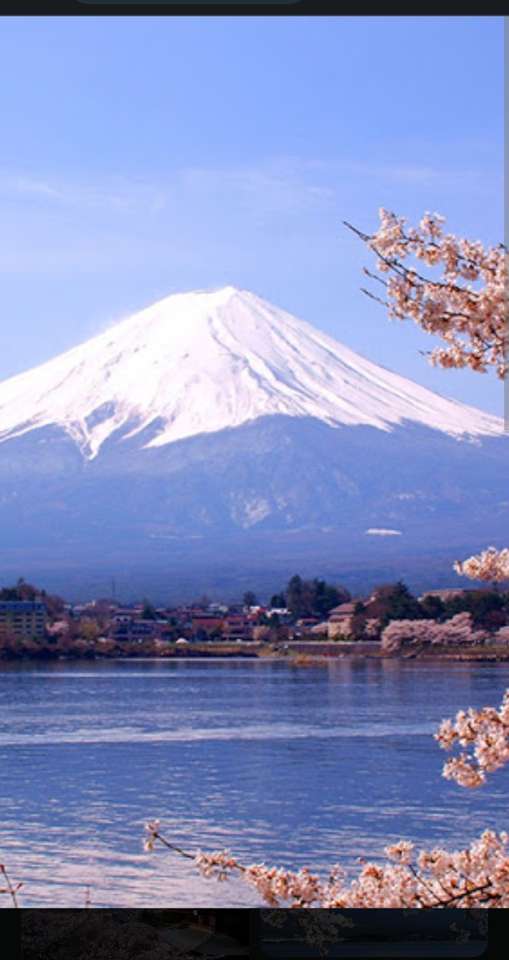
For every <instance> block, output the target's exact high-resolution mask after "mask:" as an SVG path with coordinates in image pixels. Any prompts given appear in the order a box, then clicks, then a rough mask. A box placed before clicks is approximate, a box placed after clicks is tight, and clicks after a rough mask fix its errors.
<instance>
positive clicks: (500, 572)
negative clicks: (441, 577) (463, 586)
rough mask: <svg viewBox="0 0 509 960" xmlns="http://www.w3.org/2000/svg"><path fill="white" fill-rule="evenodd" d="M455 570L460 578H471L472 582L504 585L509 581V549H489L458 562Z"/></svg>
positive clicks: (455, 564)
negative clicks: (479, 581)
mask: <svg viewBox="0 0 509 960" xmlns="http://www.w3.org/2000/svg"><path fill="white" fill-rule="evenodd" d="M454 569H455V571H456V573H459V574H460V576H462V577H469V578H470V579H471V580H484V581H491V582H492V583H502V582H503V581H504V580H509V549H507V547H506V548H505V549H504V550H497V549H496V547H488V549H487V550H483V551H482V553H478V554H476V555H475V556H473V557H468V559H467V560H456V562H455V563H454Z"/></svg>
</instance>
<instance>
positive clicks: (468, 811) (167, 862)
mask: <svg viewBox="0 0 509 960" xmlns="http://www.w3.org/2000/svg"><path fill="white" fill-rule="evenodd" d="M507 686H509V666H507V665H505V664H489V663H485V664H482V663H477V664H465V663H454V664H447V665H444V664H422V663H421V664H419V663H415V662H412V663H399V662H397V661H387V662H385V663H384V662H375V661H355V662H354V661H349V662H341V663H339V662H335V663H331V664H328V665H327V666H326V667H316V668H314V667H306V668H296V667H291V666H289V665H287V664H285V663H283V662H267V661H263V662H262V661H260V662H259V661H231V660H224V661H212V662H211V661H196V660H193V661H180V662H177V663H168V662H163V661H146V662H140V661H138V662H136V663H129V662H125V661H121V662H120V661H119V662H118V663H112V662H111V661H105V662H104V663H90V664H86V665H83V664H72V663H62V662H61V663H53V664H42V665H34V664H33V663H31V664H22V665H11V664H9V665H5V664H4V665H2V667H1V668H0V707H1V709H0V777H1V789H0V814H1V815H0V824H1V826H0V851H1V855H2V859H3V860H4V862H6V864H7V865H8V866H9V869H10V872H11V873H12V875H13V877H14V878H15V879H22V880H23V881H24V884H25V887H24V891H23V894H24V895H23V901H22V902H23V904H24V905H26V906H34V905H37V906H52V905H55V904H56V903H58V904H61V905H72V906H78V907H79V906H82V905H83V904H84V898H85V890H86V887H87V886H90V888H91V897H92V903H93V905H95V906H112V905H115V906H127V905H131V906H132V905H137V906H147V905H150V904H153V903H154V902H156V903H157V904H158V905H162V906H175V907H176V906H187V905H191V904H192V905H196V904H197V903H201V904H203V905H210V906H220V905H221V906H241V905H252V904H255V903H256V902H257V900H256V897H255V895H254V894H252V893H251V892H250V891H249V890H247V889H245V888H243V887H242V886H239V885H237V884H234V883H228V884H218V883H217V882H216V881H211V880H209V881H207V880H204V879H202V878H200V877H197V876H196V874H195V872H194V869H193V867H192V866H189V865H188V863H187V862H186V861H185V860H180V859H176V858H173V857H172V855H170V854H166V853H164V852H162V851H161V852H158V853H154V854H152V855H150V856H149V855H147V854H145V853H143V850H142V840H143V836H142V835H143V824H144V822H145V821H146V820H147V819H149V818H153V817H158V818H159V819H160V820H161V822H162V824H163V826H164V832H165V834H166V835H167V836H168V837H169V838H170V839H173V840H175V841H178V843H179V844H180V845H182V846H184V847H187V848H188V849H189V850H193V851H194V850H196V849H198V848H200V847H201V848H202V849H205V850H207V849H218V848H222V847H228V848H229V849H231V850H232V851H233V852H234V853H235V855H236V856H238V857H239V858H240V859H243V860H244V861H250V862H252V861H253V860H256V861H258V862H260V861H261V860H265V861H266V862H268V863H270V862H278V863H281V864H284V865H287V866H294V867H299V866H302V865H304V864H311V865H313V866H314V867H316V868H320V869H322V870H324V871H326V870H327V869H328V868H330V866H331V865H332V864H333V863H335V862H337V861H338V860H340V859H341V860H342V861H346V862H347V863H349V862H352V863H353V862H354V858H355V857H357V856H376V855H379V854H380V853H381V851H382V848H383V846H384V845H385V843H386V842H390V841H393V840H396V839H397V838H398V837H400V836H405V837H408V838H409V839H413V840H417V841H418V842H422V843H428V842H432V841H435V840H436V841H438V842H440V843H443V844H446V845H450V846H452V845H461V846H464V845H465V843H466V842H467V841H468V840H469V839H471V838H473V837H474V836H475V835H476V834H477V833H478V832H480V831H481V830H482V829H483V828H484V827H485V826H490V827H492V828H493V829H502V828H507V819H506V817H505V810H506V805H507V790H508V786H509V771H507V770H502V771H500V772H499V773H497V774H495V775H494V776H493V778H492V782H491V783H490V784H488V785H487V786H486V787H485V788H484V789H483V790H482V791H480V792H473V791H467V790H462V789H461V788H459V787H457V786H456V785H455V784H452V783H450V782H448V781H445V780H444V779H443V778H441V769H442V765H443V762H444V760H445V757H446V754H445V753H444V752H443V751H442V750H440V749H439V747H438V745H437V744H436V742H435V741H434V740H433V736H432V734H433V732H434V730H435V729H436V727H437V725H438V723H439V722H440V720H441V719H442V718H443V717H445V716H450V715H452V714H453V713H454V712H455V711H456V710H458V709H460V708H461V707H465V706H474V707H479V706H482V705H484V704H485V703H491V704H494V705H498V704H499V702H500V699H501V697H502V694H503V691H504V689H505V688H506V687H507ZM4 905H7V904H6V903H5V904H4Z"/></svg>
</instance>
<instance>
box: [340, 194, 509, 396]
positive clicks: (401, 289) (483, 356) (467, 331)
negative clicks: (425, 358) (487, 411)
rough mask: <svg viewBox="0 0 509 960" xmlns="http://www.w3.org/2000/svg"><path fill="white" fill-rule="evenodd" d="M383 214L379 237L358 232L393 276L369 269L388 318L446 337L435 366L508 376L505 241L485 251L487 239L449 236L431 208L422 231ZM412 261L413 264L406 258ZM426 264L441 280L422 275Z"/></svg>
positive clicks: (383, 269)
mask: <svg viewBox="0 0 509 960" xmlns="http://www.w3.org/2000/svg"><path fill="white" fill-rule="evenodd" d="M379 217H380V227H379V229H378V230H377V231H376V232H375V233H374V234H372V235H368V234H364V233H362V232H361V231H360V230H357V229H356V228H352V229H354V232H355V233H357V234H358V236H360V237H361V239H363V240H364V241H365V242H366V243H367V245H368V246H369V247H370V249H371V250H372V251H373V252H374V253H375V254H376V255H377V257H378V260H377V264H376V266H377V269H378V270H379V271H380V272H382V273H387V274H389V275H390V276H389V278H388V280H383V279H382V278H380V277H379V276H377V275H376V274H372V273H371V272H370V271H369V270H367V269H366V270H365V271H364V272H365V273H366V274H367V275H368V276H369V277H371V278H373V279H376V280H377V281H379V283H381V284H382V285H383V286H384V288H385V291H386V296H387V299H386V300H381V302H382V303H384V305H385V306H387V307H388V309H389V315H390V316H391V317H393V318H396V319H399V320H404V319H411V320H414V321H415V322H416V323H417V324H418V325H419V326H420V327H421V328H422V329H423V330H425V331H426V332H427V333H430V334H434V335H436V336H439V337H440V338H441V339H442V340H443V341H444V342H445V344H446V346H445V347H438V348H436V349H435V350H433V351H431V361H432V363H434V364H438V365H439V366H442V367H470V368H471V369H472V370H476V371H478V372H482V373H484V372H486V370H487V369H488V367H491V366H493V367H495V368H496V370H497V374H498V376H499V377H500V378H501V379H504V378H505V376H506V374H507V371H508V362H507V358H508V331H507V287H506V284H507V262H506V250H505V247H504V246H503V244H501V245H499V246H497V247H488V248H485V247H484V246H483V244H482V243H480V242H477V241H476V242H473V241H471V240H466V239H463V238H459V237H456V236H454V235H453V234H446V233H444V230H443V226H442V225H443V223H444V218H443V217H442V216H440V215H439V214H433V215H431V214H429V213H426V214H425V215H424V216H423V218H422V219H421V221H420V223H419V226H418V227H416V228H414V227H407V225H406V219H405V218H404V217H398V216H396V214H394V213H391V212H390V211H388V210H385V209H383V208H381V209H380V211H379ZM347 226H350V225H349V224H347ZM409 258H410V260H411V262H412V263H413V264H415V265H414V266H407V265H406V264H405V263H404V261H405V260H408V259H409ZM419 261H420V262H421V263H423V264H425V265H426V266H427V267H433V268H438V269H439V270H440V271H441V273H440V274H439V277H438V278H437V279H432V278H430V277H427V276H423V275H422V273H421V272H420V270H421V267H420V264H419ZM416 267H418V269H416ZM365 292H366V293H369V291H365ZM369 295H370V296H372V294H369ZM375 299H377V300H378V299H380V298H378V297H375Z"/></svg>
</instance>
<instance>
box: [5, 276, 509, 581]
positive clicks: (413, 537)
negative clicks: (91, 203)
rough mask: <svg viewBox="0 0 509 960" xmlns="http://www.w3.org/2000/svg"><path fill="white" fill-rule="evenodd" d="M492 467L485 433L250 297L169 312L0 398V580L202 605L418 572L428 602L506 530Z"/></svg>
mask: <svg viewBox="0 0 509 960" xmlns="http://www.w3.org/2000/svg"><path fill="white" fill-rule="evenodd" d="M508 453H509V444H508V437H507V435H506V434H504V426H503V422H502V420H501V419H499V418H497V417H494V416H491V415H489V414H487V413H483V412H481V411H480V410H477V409H475V408H473V407H469V406H466V405H464V404H461V403H458V402H456V401H454V400H450V399H446V398H444V397H441V396H438V395H437V394H435V393H433V392H432V391H430V390H427V389H425V388H424V387H421V386H418V385H417V384H415V383H413V382H411V381H409V380H407V379H405V378H404V377H401V376H399V375H397V374H396V373H392V372H390V371H389V370H387V369H385V368H382V367H380V366H378V365H377V364H376V363H373V362H372V361H370V360H367V359H365V358H363V357H361V356H359V355H358V354H356V353H354V352H353V351H352V350H350V349H349V348H348V347H346V346H344V345H342V344H340V343H338V342H337V341H335V340H334V339H332V338H331V337H329V336H327V335H326V334H324V333H322V332H320V331H319V330H317V329H316V328H314V327H313V326H311V325H310V324H308V323H306V322H304V321H302V320H298V319H296V318H295V317H293V316H292V315H290V314H289V313H287V312H285V311H283V310H280V309H279V308H277V307H274V306H272V305H271V304H270V303H268V302H267V301H265V300H263V299H261V298H260V297H258V296H255V295H254V294H253V293H250V292H248V291H245V290H238V289H236V288H234V287H225V288H222V289H220V290H216V291H212V292H210V291H198V292H193V293H184V294H174V295H171V296H169V297H166V298H165V299H163V300H161V301H159V302H158V303H156V304H154V305H152V306H150V307H148V308H147V309H145V310H142V311H141V312H139V313H136V314H134V315H132V316H130V317H128V318H127V319H125V320H123V321H121V322H120V323H118V324H116V325H115V326H113V327H112V328H110V329H109V330H107V331H106V332H104V333H101V334H100V335H99V336H96V337H94V338H93V339H91V340H89V341H88V342H86V343H84V344H81V345H80V346H77V347H75V348H74V349H72V350H70V351H68V352H67V353H64V354H62V355H61V356H59V357H56V358H55V359H53V360H51V361H49V362H48V363H45V364H43V365H41V366H39V367H36V368H34V369H32V370H29V371H27V372H26V373H23V374H20V375H18V376H15V377H12V378H10V379H8V380H6V381H4V382H3V383H0V528H1V529H2V531H3V550H2V559H1V560H0V574H2V575H3V576H4V577H5V576H6V575H8V574H10V573H12V574H14V573H17V574H19V575H21V574H23V575H25V576H26V575H28V574H30V573H31V572H32V571H33V574H37V575H39V576H45V577H46V579H48V577H49V580H50V582H51V583H53V581H55V583H56V584H57V585H58V586H60V585H61V584H62V585H64V581H65V585H66V586H67V583H71V581H72V582H75V583H76V584H78V583H82V584H84V582H85V580H87V578H88V580H87V582H89V583H90V584H92V581H94V577H95V580H99V581H101V582H104V581H105V579H106V578H107V577H109V576H115V577H116V578H117V579H119V580H120V582H122V583H125V589H126V590H127V591H128V592H129V591H132V592H136V591H139V589H140V588H141V586H142V585H143V584H148V585H149V586H153V585H154V583H155V582H157V584H159V586H157V587H155V589H156V590H157V591H159V592H161V591H162V590H163V589H164V590H165V591H166V593H168V592H169V593H171V592H172V589H174V590H176V591H177V593H179V595H181V594H182V595H183V594H185V593H186V591H187V592H193V591H194V592H196V590H198V589H200V588H201V589H205V588H206V589H207V590H208V591H209V593H211V594H213V593H214V592H218V591H224V590H225V589H227V590H230V591H232V590H233V591H235V590H238V589H241V588H242V587H243V586H245V585H246V584H249V585H253V584H254V585H255V586H259V587H261V589H263V588H264V585H265V583H266V584H267V588H268V589H269V588H270V587H269V583H270V585H271V586H274V587H277V586H278V583H279V581H278V580H277V577H280V576H285V575H286V574H287V573H288V574H291V573H292V572H294V569H296V568H297V567H299V568H300V569H301V571H302V572H305V571H306V569H309V570H310V572H313V573H316V574H320V573H321V574H328V575H336V576H337V575H340V574H344V575H346V576H347V578H348V576H350V578H351V579H352V578H353V579H355V577H357V579H358V580H359V579H360V580H362V579H363V577H364V579H365V578H366V577H369V575H370V574H369V571H370V570H371V571H372V574H373V576H375V575H378V576H381V577H387V576H392V575H398V576H399V575H403V573H405V572H406V573H407V574H408V572H409V571H410V579H412V570H413V571H414V572H415V577H417V580H419V582H422V583H424V582H425V581H426V576H427V575H426V574H425V570H426V569H427V567H428V566H429V560H430V556H431V555H433V557H434V558H435V560H434V563H435V569H434V570H433V573H430V574H429V575H430V576H433V577H434V584H435V585H436V578H437V576H439V577H440V576H442V574H441V573H440V571H439V569H438V567H437V566H436V563H437V562H438V561H437V559H436V558H437V557H440V556H443V557H444V558H445V557H446V556H448V551H449V553H450V550H451V549H453V548H457V549H458V550H459V549H474V548H476V547H477V546H478V545H485V543H486V540H487V538H488V539H490V541H492V540H496V539H497V538H498V539H500V538H501V537H502V538H503V536H504V534H505V533H506V532H507V526H508V519H509V497H508V489H507V457H508ZM391 534H392V535H391ZM452 559H454V557H453V558H452ZM443 562H444V563H445V559H444V561H443ZM439 565H440V564H439ZM446 566H447V564H446ZM449 568H450V564H449ZM85 571H88V573H85ZM419 571H420V572H419ZM444 571H445V567H444ZM33 574H32V575H33ZM443 576H445V572H444V573H443ZM154 577H155V580H154ZM66 578H67V579H66ZM80 578H81V580H80ZM83 578H84V579H83ZM90 578H92V579H90ZM274 578H276V580H274ZM419 578H420V579H419ZM449 580H450V577H449ZM106 582H107V580H106ZM90 589H92V587H90ZM96 589H100V588H99V586H97V587H96ZM104 589H105V587H104V588H103V592H104Z"/></svg>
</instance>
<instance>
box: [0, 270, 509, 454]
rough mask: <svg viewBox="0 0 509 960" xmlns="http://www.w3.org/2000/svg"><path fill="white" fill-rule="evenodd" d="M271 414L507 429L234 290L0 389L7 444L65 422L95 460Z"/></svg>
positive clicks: (203, 295) (163, 306) (0, 428)
mask: <svg viewBox="0 0 509 960" xmlns="http://www.w3.org/2000/svg"><path fill="white" fill-rule="evenodd" d="M270 415H279V416H288V417H311V418H314V419H317V420H319V421H321V422H324V423H327V424H329V425H331V426H339V425H348V426H360V425H363V426H373V427H376V428H377V429H379V430H383V431H389V430H392V429H393V428H394V427H395V426H396V425H398V424H402V423H404V422H410V423H414V424H418V425H421V426H424V427H428V428H431V429H435V430H440V431H442V432H444V433H447V434H449V435H451V436H457V437H482V436H500V435H501V433H502V429H503V428H502V422H501V420H499V419H498V418H496V417H493V416H490V415H489V414H486V413H482V412H481V411H479V410H476V409H474V408H472V407H469V406H466V405H464V404H460V403H457V402H455V401H453V400H448V399H446V398H443V397H440V396H438V395H437V394H434V393H432V392H431V391H429V390H427V389H425V388H424V387H420V386H418V385H417V384H415V383H412V382H411V381H409V380H406V379H405V378H404V377H400V376H398V375H397V374H395V373H392V372H390V371H388V370H386V369H384V368H382V367H379V366H377V365H376V364H374V363H372V362H371V361H369V360H366V359H364V358H363V357H361V356H359V355H358V354H356V353H354V352H353V351H352V350H349V349H348V348H347V347H345V346H343V345H342V344H340V343H338V342H337V341H335V340H333V339H332V338H330V337H328V336H327V335H325V334H324V333H321V332H320V331H318V330H316V329H314V328H313V327H312V326H310V325H309V324H308V323H305V322H303V321H301V320H297V319H296V318H295V317H293V316H291V315H290V314H288V313H286V312H285V311H282V310H280V309H278V308H276V307H273V306H272V305H271V304H269V303H267V302H266V301H264V300H262V299H260V298H259V297H257V296H255V295H254V294H252V293H249V292H247V291H241V290H237V289H235V288H233V287H225V288H223V289H221V290H218V291H215V292H212V293H210V292H198V293H188V294H176V295H172V296H170V297H167V298H165V299H164V300H161V301H160V302H158V303H156V304H154V305H153V306H151V307H148V308H147V309H146V310H142V311H141V312H139V313H137V314H135V315H133V316H131V317H129V318H128V319H126V320H124V321H122V322H120V323H118V324H117V325H116V326H114V327H112V328H111V329H110V330H108V331H106V332H105V333H102V334H100V335H99V336H97V337H95V338H93V339H92V340H89V341H88V342H86V343H84V344H81V345H80V346H78V347H76V348H74V349H73V350H70V351H68V352H67V353H65V354H63V355H61V356H59V357H57V358H55V359H54V360H51V361H50V362H48V363H45V364H43V365H42V366H39V367H37V368H35V369H33V370H29V371H28V372H26V373H23V374H21V375H19V376H16V377H13V378H11V379H9V380H7V381H5V382H3V383H2V384H0V443H1V442H2V441H5V440H7V439H10V438H13V437H16V436H20V435H22V434H25V433H27V432H30V431H33V430H36V429H40V428H42V427H46V426H57V427H59V428H61V429H63V430H64V431H65V432H66V434H67V435H69V436H70V437H71V438H72V439H73V440H74V442H75V443H76V444H77V445H78V447H79V449H80V450H81V452H82V453H83V455H84V456H85V457H87V458H88V459H93V458H94V457H96V456H97V455H98V453H99V451H100V450H101V447H102V446H103V444H104V443H105V442H106V441H107V440H108V439H109V438H111V437H112V436H116V437H117V438H120V437H122V438H124V439H129V438H131V437H134V436H136V435H140V436H142V435H143V433H144V432H145V433H146V432H148V435H149V436H148V439H147V440H146V444H145V445H146V446H147V447H158V446H164V445H166V444H169V443H172V442H175V441H177V440H182V439H184V438H188V437H192V436H196V435H199V434H203V433H214V432H217V431H220V430H224V429H226V428H235V427H239V426H240V425H242V424H245V423H248V422H250V421H253V420H256V419H258V418H259V417H264V416H270Z"/></svg>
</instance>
